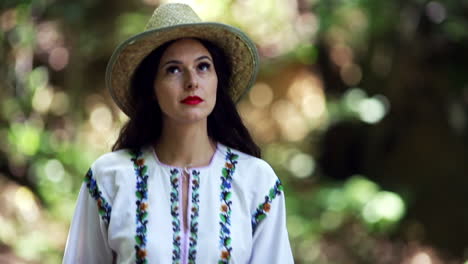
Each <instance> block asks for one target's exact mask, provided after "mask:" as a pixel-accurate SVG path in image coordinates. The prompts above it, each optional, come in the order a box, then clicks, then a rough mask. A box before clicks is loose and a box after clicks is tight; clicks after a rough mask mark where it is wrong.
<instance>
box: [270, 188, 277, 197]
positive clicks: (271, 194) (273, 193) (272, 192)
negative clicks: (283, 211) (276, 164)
mask: <svg viewBox="0 0 468 264" xmlns="http://www.w3.org/2000/svg"><path fill="white" fill-rule="evenodd" d="M269 197H270V199H273V198H275V197H276V192H275V189H271V190H270V194H269Z"/></svg>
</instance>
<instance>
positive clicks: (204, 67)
mask: <svg viewBox="0 0 468 264" xmlns="http://www.w3.org/2000/svg"><path fill="white" fill-rule="evenodd" d="M210 67H211V64H209V63H208V62H202V63H200V64H198V69H199V70H201V71H207V70H209V69H210Z"/></svg>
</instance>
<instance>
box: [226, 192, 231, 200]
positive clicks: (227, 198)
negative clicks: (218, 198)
mask: <svg viewBox="0 0 468 264" xmlns="http://www.w3.org/2000/svg"><path fill="white" fill-rule="evenodd" d="M231 196H232V192H228V193H227V194H226V200H229V199H231Z"/></svg>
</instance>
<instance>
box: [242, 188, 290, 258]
mask: <svg viewBox="0 0 468 264" xmlns="http://www.w3.org/2000/svg"><path fill="white" fill-rule="evenodd" d="M252 229H253V249H252V255H251V258H250V261H249V263H252V264H256V263H269V264H289V263H294V259H293V256H292V252H291V246H290V244H289V238H288V231H287V229H286V208H285V199H284V193H283V187H282V185H281V182H280V181H279V180H277V181H276V183H275V184H274V186H273V187H272V188H271V189H270V190H269V191H268V192H266V193H265V196H264V200H263V201H262V202H261V203H260V204H259V205H258V206H257V208H256V210H255V212H254V213H253V215H252Z"/></svg>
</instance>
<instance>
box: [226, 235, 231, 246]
mask: <svg viewBox="0 0 468 264" xmlns="http://www.w3.org/2000/svg"><path fill="white" fill-rule="evenodd" d="M231 240H232V239H231V238H230V237H228V238H227V239H226V246H229V245H231Z"/></svg>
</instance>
